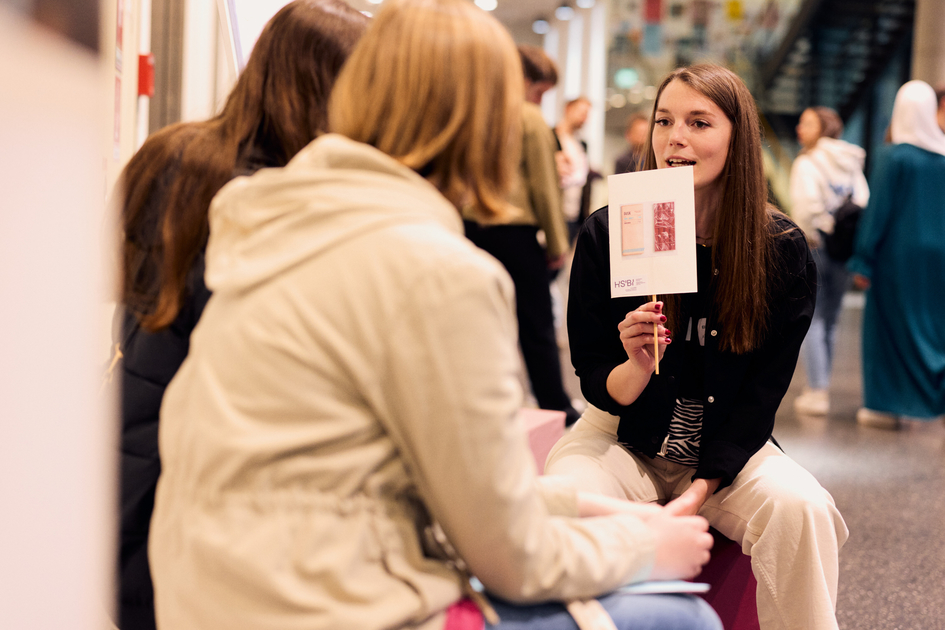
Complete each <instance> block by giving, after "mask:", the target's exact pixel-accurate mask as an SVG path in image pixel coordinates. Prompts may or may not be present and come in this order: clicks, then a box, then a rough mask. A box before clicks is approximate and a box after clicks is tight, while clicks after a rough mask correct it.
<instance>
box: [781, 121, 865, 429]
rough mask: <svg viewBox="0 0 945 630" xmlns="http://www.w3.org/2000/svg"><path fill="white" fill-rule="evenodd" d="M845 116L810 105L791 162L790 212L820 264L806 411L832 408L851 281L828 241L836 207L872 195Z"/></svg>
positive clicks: (807, 355)
mask: <svg viewBox="0 0 945 630" xmlns="http://www.w3.org/2000/svg"><path fill="white" fill-rule="evenodd" d="M842 133H843V121H842V120H841V119H840V116H839V114H837V112H835V111H834V110H832V109H830V108H829V107H810V108H808V109H805V110H804V112H803V113H802V114H801V120H800V122H799V123H798V125H797V139H798V141H799V142H800V143H801V146H802V147H803V149H802V150H801V153H800V155H798V156H797V159H795V160H794V164H793V166H792V167H791V188H790V190H791V204H792V211H791V216H792V217H793V218H794V220H795V221H797V224H798V225H799V226H800V227H801V229H803V230H804V232H805V233H806V234H807V240H808V242H809V243H810V245H811V253H812V254H813V255H814V261H815V262H816V264H817V306H816V307H815V309H814V317H813V319H812V320H811V324H810V330H809V331H808V332H807V337H806V338H805V339H804V344H803V345H802V346H801V359H802V360H803V361H804V369H805V372H806V373H807V387H806V388H805V389H804V391H803V392H802V393H801V395H800V396H798V397H797V398H796V399H794V409H795V410H796V411H797V412H798V413H801V414H808V415H826V414H827V413H828V412H829V411H830V397H829V393H828V392H829V387H830V373H831V369H832V365H833V348H834V344H835V340H836V335H837V321H838V319H839V318H840V308H841V306H842V302H843V294H844V293H846V290H847V288H848V287H849V285H850V274H849V273H847V270H846V261H841V260H835V259H834V258H833V257H831V255H830V254H829V253H828V252H827V248H826V247H825V246H824V235H825V234H830V233H832V232H833V227H834V220H833V212H835V211H836V209H837V208H838V207H840V205H841V204H843V202H844V201H845V200H846V198H847V197H850V198H851V200H852V201H853V203H855V204H857V205H858V206H860V207H863V206H865V205H866V203H867V202H868V201H869V197H870V193H869V187H868V186H867V183H866V177H865V176H864V175H863V162H864V160H865V158H866V152H865V151H864V150H863V149H861V148H860V147H858V146H855V145H853V144H850V143H849V142H844V141H843V140H840V139H839V138H840V134H842Z"/></svg>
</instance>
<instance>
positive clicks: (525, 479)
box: [150, 135, 654, 630]
mask: <svg viewBox="0 0 945 630" xmlns="http://www.w3.org/2000/svg"><path fill="white" fill-rule="evenodd" d="M210 220H211V238H210V242H209V245H208V247H207V256H206V258H207V274H206V280H207V285H208V286H209V287H210V288H211V289H212V290H213V297H212V298H211V300H210V302H209V304H208V305H207V308H206V310H205V311H204V313H203V317H202V318H201V320H200V323H199V325H198V326H197V328H196V330H195V331H194V333H193V336H192V339H191V347H190V354H189V356H188V357H187V360H186V361H185V362H184V364H183V366H182V367H181V369H180V371H179V372H178V374H177V376H176V377H175V379H174V380H173V381H172V382H171V384H170V386H169V388H168V390H167V394H166V396H165V398H164V404H163V407H162V411H161V425H160V449H161V457H162V462H163V473H162V476H161V479H160V482H159V484H158V490H157V500H156V506H155V512H154V519H153V522H152V531H151V544H150V558H151V566H152V572H153V575H154V583H155V592H156V609H157V619H158V625H159V627H162V628H168V629H173V630H189V629H193V628H205V629H210V628H213V629H219V628H226V629H227V630H240V629H244V628H245V629H250V628H252V629H253V630H262V629H272V630H289V629H292V628H305V629H306V630H315V629H319V628H324V629H331V630H344V629H351V630H371V629H375V628H377V629H380V628H424V629H427V628H436V629H439V628H442V626H443V623H444V611H445V609H446V608H447V607H448V606H449V605H450V604H452V603H453V602H455V601H457V600H458V599H459V598H461V597H462V593H463V587H462V581H463V578H462V573H461V572H460V571H458V570H457V568H456V567H455V565H454V564H453V563H452V562H450V561H449V560H447V559H442V556H440V555H438V554H436V553H433V552H431V550H430V549H429V548H428V546H427V545H425V544H424V540H425V532H426V531H427V529H428V525H429V523H430V522H431V520H432V521H435V522H437V523H438V524H439V525H440V526H441V527H442V531H443V532H445V534H446V537H447V538H448V539H449V542H450V544H451V545H452V547H453V548H455V551H456V552H457V553H458V554H459V555H460V556H461V557H462V558H463V559H464V560H465V562H466V563H467V564H468V567H469V570H470V571H471V572H472V573H474V574H475V575H477V576H478V577H479V578H480V579H481V581H482V582H483V583H484V584H485V585H486V586H487V587H488V588H489V589H490V590H491V591H492V592H494V593H496V594H498V595H500V596H502V597H503V598H507V599H509V600H512V601H519V602H533V601H539V600H546V599H570V598H576V597H578V598H580V597H591V596H595V595H598V594H600V593H603V592H606V591H609V590H611V589H613V588H615V587H617V586H619V585H621V584H624V583H627V582H631V581H635V580H640V579H643V578H645V577H646V576H647V575H648V573H649V571H650V569H651V566H652V562H653V557H654V548H653V542H654V541H653V540H652V535H651V534H650V532H649V530H648V528H646V527H645V526H644V525H643V524H642V523H641V522H640V521H639V520H637V519H636V518H635V517H633V516H618V517H607V518H590V519H579V518H575V517H574V516H573V514H574V512H575V510H576V495H575V493H574V490H573V489H571V488H568V487H566V486H565V485H564V484H561V485H557V484H555V483H553V480H548V482H547V483H546V482H545V481H542V482H540V481H539V478H538V477H536V473H535V466H534V462H533V461H532V458H531V454H530V452H529V450H528V446H527V442H526V437H525V435H524V431H523V427H522V426H521V424H520V423H519V422H518V421H517V420H516V419H515V418H516V411H517V410H518V408H519V406H520V404H521V401H522V393H521V391H520V388H519V381H518V377H517V370H518V357H517V354H516V353H517V350H516V330H515V317H514V314H513V312H512V308H513V306H512V305H513V303H514V302H513V295H512V288H511V286H512V285H511V282H510V280H509V278H508V276H507V275H506V273H505V271H504V270H503V269H502V267H501V266H500V265H499V264H498V263H497V262H496V261H494V260H493V259H492V258H490V257H489V256H487V255H486V254H484V253H482V252H480V251H479V250H477V249H476V248H475V247H474V246H472V245H471V244H470V243H469V242H468V241H467V240H466V239H465V238H464V237H463V234H462V223H461V220H460V217H459V214H458V213H457V211H456V209H455V208H454V207H453V206H452V205H450V204H449V203H448V202H447V201H446V200H445V199H444V198H443V197H442V196H441V195H440V194H439V193H438V192H437V191H436V189H435V188H434V187H433V186H431V185H430V184H429V183H428V182H427V181H426V180H424V179H422V178H421V177H419V176H418V175H417V174H415V173H414V172H413V171H411V170H409V169H407V168H405V167H403V166H402V165H400V164H399V163H397V162H395V161H394V160H392V159H391V158H389V157H388V156H386V155H384V154H382V153H380V152H379V151H377V150H375V149H373V148H371V147H368V146H366V145H362V144H358V143H355V142H352V141H350V140H347V139H345V138H343V137H340V136H337V135H328V136H324V137H322V138H320V139H319V140H316V141H315V142H313V143H312V144H311V145H309V146H308V147H306V148H305V149H303V150H302V151H301V152H300V153H299V154H298V155H297V156H296V157H295V158H294V159H293V160H292V162H291V163H290V164H289V165H288V166H287V167H285V168H284V169H270V170H264V171H260V172H259V173H257V174H256V175H254V176H252V177H249V178H240V179H237V180H234V181H233V182H231V183H230V184H228V185H227V186H226V187H224V188H223V190H221V191H220V193H219V195H218V196H217V197H216V198H215V200H214V202H213V204H212V206H211V210H210ZM554 514H558V515H557V516H556V515H554ZM566 514H571V515H572V516H566Z"/></svg>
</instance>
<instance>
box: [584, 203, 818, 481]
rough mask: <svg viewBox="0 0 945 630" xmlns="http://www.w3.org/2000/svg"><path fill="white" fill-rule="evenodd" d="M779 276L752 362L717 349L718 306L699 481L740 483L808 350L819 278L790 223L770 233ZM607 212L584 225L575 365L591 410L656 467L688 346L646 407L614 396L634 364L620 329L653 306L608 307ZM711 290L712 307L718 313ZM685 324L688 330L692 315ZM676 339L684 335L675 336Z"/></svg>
mask: <svg viewBox="0 0 945 630" xmlns="http://www.w3.org/2000/svg"><path fill="white" fill-rule="evenodd" d="M772 231H773V233H774V234H776V236H775V239H774V249H775V252H774V263H773V267H774V268H775V269H778V270H779V273H778V275H777V277H772V278H770V279H769V285H771V287H770V290H769V303H770V307H771V308H770V318H769V322H768V323H769V326H768V333H767V335H766V336H765V338H764V340H763V342H762V344H761V346H760V347H759V348H757V349H756V350H753V351H752V352H749V353H746V354H734V353H732V352H728V351H724V350H721V349H720V348H719V337H718V336H717V335H715V334H713V331H716V332H718V331H720V330H721V329H722V326H724V322H719V321H718V320H717V319H716V313H715V309H714V308H712V307H711V306H710V312H709V316H708V321H707V323H706V330H707V331H708V333H707V334H706V341H705V377H704V378H705V381H704V382H705V398H704V399H703V410H704V411H703V425H702V436H701V448H700V453H699V465H698V467H697V468H696V472H695V477H696V478H704V479H714V478H721V479H722V482H721V484H720V485H719V488H724V487H726V486H728V485H729V484H731V483H732V481H733V480H734V478H735V476H736V475H737V474H738V473H739V471H741V469H742V468H743V467H744V465H745V463H746V462H747V461H748V459H749V458H750V457H751V456H752V455H754V454H755V453H756V452H757V451H758V450H759V449H760V448H761V447H762V446H763V445H764V444H765V442H767V441H768V439H770V438H771V433H772V431H773V429H774V416H775V412H776V411H777V409H778V406H779V405H780V404H781V399H782V398H783V397H784V394H785V392H786V391H787V389H788V386H789V385H790V383H791V378H792V376H793V375H794V368H795V365H796V364H797V357H798V353H799V351H800V347H801V342H802V341H803V340H804V336H805V335H806V334H807V329H808V327H809V326H810V321H811V316H812V315H813V312H814V300H815V295H816V278H817V271H816V267H815V265H814V261H813V258H812V257H811V254H810V249H809V248H808V246H807V240H806V239H805V238H804V234H803V233H802V232H801V230H800V229H798V228H797V226H796V225H795V224H794V223H793V222H792V221H791V220H790V219H788V218H787V217H785V216H783V215H778V216H777V217H776V218H775V219H774V221H773V224H772ZM608 235H609V230H608V226H607V208H602V209H601V210H598V211H597V212H595V213H594V214H592V215H591V216H590V218H589V219H588V220H587V222H586V223H585V224H584V226H583V228H582V230H581V232H580V235H579V236H578V240H577V245H576V248H575V254H574V264H573V266H572V269H571V285H570V293H569V298H568V336H569V338H570V343H571V360H572V362H573V363H574V368H575V370H576V372H577V375H578V377H579V378H580V380H581V391H582V392H583V393H584V396H585V397H586V398H587V400H588V402H589V403H591V404H592V405H594V406H596V407H598V408H600V409H602V410H604V411H607V412H609V413H612V414H614V415H616V416H619V417H620V425H619V428H618V432H617V435H618V439H619V440H620V441H621V442H622V443H624V444H626V445H627V446H628V447H630V448H631V449H633V450H636V451H639V452H641V453H643V454H644V455H647V456H648V457H653V456H655V455H656V453H657V452H658V451H659V448H660V446H661V445H662V443H663V439H664V438H665V437H666V435H667V433H668V431H669V423H670V420H671V419H672V415H673V408H674V406H675V401H676V398H677V386H676V378H677V376H678V375H679V374H680V373H681V370H682V357H683V344H681V343H678V344H670V345H669V346H667V348H666V352H665V354H664V356H663V358H662V359H661V360H660V374H659V375H656V374H654V375H652V376H651V378H650V382H649V384H648V385H647V386H646V388H645V389H644V390H643V392H642V393H641V394H640V396H639V398H638V399H637V400H636V401H634V402H633V403H632V404H630V405H628V406H623V405H620V404H619V403H617V402H616V401H615V400H614V399H613V398H612V397H611V396H610V394H609V393H608V392H607V376H608V375H609V374H610V372H611V371H612V370H613V369H614V368H615V367H617V366H618V365H620V364H621V363H623V362H625V361H626V360H627V354H626V352H625V351H624V349H623V345H622V344H621V343H620V338H619V334H618V332H617V324H619V323H620V322H621V321H623V319H624V317H625V316H626V314H627V313H628V312H630V311H632V310H634V309H636V308H637V307H639V306H640V305H641V304H643V303H644V302H645V301H646V300H647V299H648V298H646V297H633V298H616V299H612V298H611V297H610V257H609V256H610V255H609V249H608V242H609V241H608ZM712 294H713V290H712V289H710V291H709V304H713V303H714V302H713V295H712ZM680 321H687V317H686V314H685V313H683V317H681V318H680ZM674 332H677V331H674Z"/></svg>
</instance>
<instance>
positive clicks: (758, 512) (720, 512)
mask: <svg viewBox="0 0 945 630" xmlns="http://www.w3.org/2000/svg"><path fill="white" fill-rule="evenodd" d="M618 423H619V418H617V417H616V416H613V415H611V414H609V413H607V412H605V411H601V410H600V409H597V408H595V407H593V406H590V407H588V408H587V410H586V411H585V412H584V415H583V416H582V417H581V419H580V420H578V421H577V422H576V423H575V425H574V427H573V428H572V429H571V431H569V432H568V433H566V434H565V435H564V437H562V438H561V439H560V440H559V441H558V442H557V444H555V446H554V448H552V450H551V452H550V453H549V454H548V459H547V461H546V464H545V475H563V476H567V477H570V478H571V479H575V480H577V481H578V484H577V485H578V487H579V488H580V489H581V490H585V491H588V492H598V493H600V494H604V495H607V496H612V497H617V498H621V499H630V500H634V501H644V502H657V503H660V504H665V503H666V502H668V501H670V500H671V499H674V498H676V497H678V496H679V495H680V494H682V493H683V491H685V490H686V488H688V487H689V486H690V484H691V483H692V481H691V478H692V473H693V469H692V468H689V467H687V466H682V465H679V464H675V463H673V462H669V461H667V460H664V459H650V458H648V457H645V456H643V455H638V454H635V453H631V452H630V451H629V450H627V449H626V448H625V447H623V446H621V445H620V444H619V443H618V442H617V424H618ZM699 514H700V515H702V516H704V517H705V518H706V519H707V520H708V521H709V524H710V525H712V527H714V528H716V529H717V530H719V532H721V533H722V534H723V535H724V536H726V537H728V538H730V539H731V540H734V541H735V542H737V543H739V544H741V546H742V550H743V551H744V552H745V553H746V554H748V555H749V556H751V566H752V571H753V572H754V574H755V578H756V579H757V581H758V590H757V593H756V598H757V603H758V618H759V621H760V623H761V628H762V630H774V629H781V628H790V629H791V630H821V629H828V628H837V617H836V605H837V573H838V566H837V565H838V553H839V550H840V547H841V546H842V545H843V543H844V542H845V541H846V539H847V535H848V530H847V527H846V524H845V523H844V522H843V517H842V516H840V512H839V511H838V510H837V507H836V505H834V501H833V497H831V496H830V494H829V493H828V492H827V491H826V490H825V489H824V488H823V487H822V486H821V485H820V484H819V483H818V482H817V480H816V479H814V477H813V475H811V474H810V473H809V472H807V471H806V470H804V469H803V468H802V467H801V466H800V465H798V464H797V463H796V462H794V460H792V459H791V458H790V457H788V456H787V455H785V454H784V453H783V452H782V451H781V449H779V448H778V447H777V446H775V445H774V444H772V443H770V442H769V443H767V444H765V446H764V447H763V448H762V449H761V450H760V451H758V452H757V453H755V455H754V456H752V457H751V459H749V460H748V463H747V464H745V467H744V468H743V469H742V471H741V472H740V473H739V474H738V476H737V477H736V478H735V481H734V483H733V484H732V485H731V486H729V487H727V488H724V489H722V490H720V491H718V492H717V493H715V494H714V495H712V496H710V497H709V498H708V499H707V500H706V502H705V504H704V505H703V506H702V509H701V510H699Z"/></svg>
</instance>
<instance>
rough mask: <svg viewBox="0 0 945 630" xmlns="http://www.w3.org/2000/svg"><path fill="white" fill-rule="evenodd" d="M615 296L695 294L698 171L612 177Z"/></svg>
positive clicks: (688, 168)
mask: <svg viewBox="0 0 945 630" xmlns="http://www.w3.org/2000/svg"><path fill="white" fill-rule="evenodd" d="M607 188H608V190H609V197H610V199H609V202H610V205H609V208H608V221H609V225H610V296H611V297H628V296H638V295H645V296H650V295H659V294H668V293H694V292H696V291H697V290H698V281H697V279H696V210H695V200H694V198H693V184H692V167H691V166H683V167H676V168H664V169H659V170H655V171H642V172H639V173H624V174H622V175H611V176H610V177H608V178H607Z"/></svg>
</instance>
